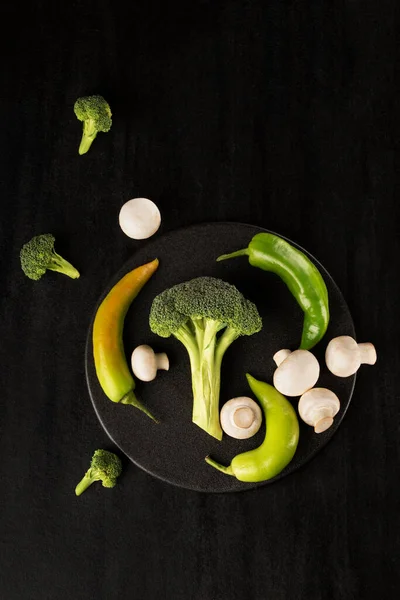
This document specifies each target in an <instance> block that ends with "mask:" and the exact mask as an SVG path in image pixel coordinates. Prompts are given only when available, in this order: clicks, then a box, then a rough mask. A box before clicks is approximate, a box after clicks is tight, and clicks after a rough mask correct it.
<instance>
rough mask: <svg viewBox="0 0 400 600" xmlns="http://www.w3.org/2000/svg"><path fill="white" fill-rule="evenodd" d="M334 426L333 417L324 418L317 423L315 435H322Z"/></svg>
mask: <svg viewBox="0 0 400 600" xmlns="http://www.w3.org/2000/svg"><path fill="white" fill-rule="evenodd" d="M332 425H333V418H332V417H329V416H327V417H324V418H323V419H320V420H319V421H318V422H317V423H315V426H314V431H315V433H322V432H323V431H326V430H327V429H329V427H331V426H332Z"/></svg>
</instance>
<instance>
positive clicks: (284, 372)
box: [274, 350, 320, 397]
mask: <svg viewBox="0 0 400 600" xmlns="http://www.w3.org/2000/svg"><path fill="white" fill-rule="evenodd" d="M319 372H320V367H319V362H318V360H317V359H316V358H315V356H314V354H312V353H311V352H309V351H308V350H295V351H294V352H291V354H289V356H288V357H287V358H285V360H284V361H283V362H282V363H281V364H280V365H279V367H278V368H277V369H276V371H275V373H274V386H275V388H276V389H277V390H278V391H279V392H281V394H283V395H284V396H292V397H293V396H301V395H302V394H304V392H306V391H307V390H309V389H310V388H312V387H313V386H314V385H315V384H316V382H317V381H318V377H319Z"/></svg>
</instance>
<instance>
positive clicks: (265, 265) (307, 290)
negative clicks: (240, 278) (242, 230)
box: [217, 233, 329, 350]
mask: <svg viewBox="0 0 400 600" xmlns="http://www.w3.org/2000/svg"><path fill="white" fill-rule="evenodd" d="M236 256H248V257H249V263H250V264H251V265H252V266H253V267H259V268H260V269H263V270H264V271H269V272H271V273H275V274H276V275H279V277H280V278H281V279H282V280H283V281H284V282H285V283H286V285H287V286H288V288H289V290H290V291H291V293H292V294H293V296H294V298H295V299H296V300H297V303H298V304H299V306H300V307H301V308H302V310H303V311H304V323H303V333H302V337H301V343H300V348H302V349H303V350H310V349H311V348H313V346H315V345H316V344H317V343H318V342H319V341H320V340H321V339H322V338H323V336H324V335H325V332H326V330H327V328H328V324H329V301H328V290H327V289H326V285H325V282H324V280H323V279H322V275H321V273H320V272H319V270H318V269H317V267H316V266H315V265H314V263H312V262H311V261H310V260H309V258H307V256H306V255H305V254H304V253H303V252H301V251H300V250H298V249H297V248H295V247H294V246H292V245H291V244H289V242H287V241H286V240H284V239H282V238H281V237H279V236H277V235H274V234H272V233H257V234H256V235H255V236H254V237H253V239H252V240H251V242H250V244H249V246H248V248H245V249H243V250H238V251H237V252H232V253H231V254H223V255H222V256H219V257H218V258H217V261H220V260H226V259H228V258H234V257H236Z"/></svg>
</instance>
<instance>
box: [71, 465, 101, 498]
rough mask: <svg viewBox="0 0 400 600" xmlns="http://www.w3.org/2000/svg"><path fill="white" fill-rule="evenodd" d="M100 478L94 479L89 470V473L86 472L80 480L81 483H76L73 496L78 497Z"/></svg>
mask: <svg viewBox="0 0 400 600" xmlns="http://www.w3.org/2000/svg"><path fill="white" fill-rule="evenodd" d="M99 480H100V477H94V476H93V474H92V470H91V469H89V471H87V472H86V473H85V475H84V477H83V478H82V479H81V481H80V482H79V483H78V485H77V486H76V488H75V494H76V495H77V496H80V495H81V494H83V492H84V491H85V490H87V489H88V487H90V486H91V485H92V483H94V482H95V481H99Z"/></svg>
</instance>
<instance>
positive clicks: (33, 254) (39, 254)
mask: <svg viewBox="0 0 400 600" xmlns="http://www.w3.org/2000/svg"><path fill="white" fill-rule="evenodd" d="M54 242H55V237H54V236H53V235H51V233H44V234H42V235H37V236H35V237H33V238H32V239H31V240H30V241H29V242H27V243H26V244H24V245H23V246H22V248H21V252H20V259H21V267H22V270H23V272H24V273H25V275H26V276H27V277H29V278H30V279H34V280H36V281H37V280H38V279H40V278H41V277H42V276H43V275H44V274H45V273H46V271H47V270H50V271H57V272H58V273H63V275H67V276H68V277H71V278H72V279H78V277H79V271H77V270H76V269H75V267H73V266H72V265H71V263H69V262H68V261H67V260H65V258H62V256H60V255H59V254H57V252H56V251H55V250H54Z"/></svg>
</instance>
